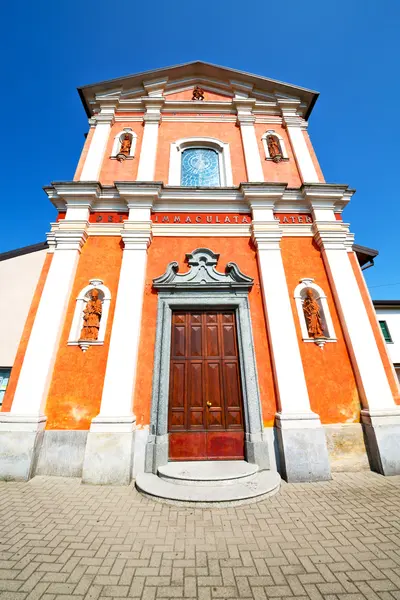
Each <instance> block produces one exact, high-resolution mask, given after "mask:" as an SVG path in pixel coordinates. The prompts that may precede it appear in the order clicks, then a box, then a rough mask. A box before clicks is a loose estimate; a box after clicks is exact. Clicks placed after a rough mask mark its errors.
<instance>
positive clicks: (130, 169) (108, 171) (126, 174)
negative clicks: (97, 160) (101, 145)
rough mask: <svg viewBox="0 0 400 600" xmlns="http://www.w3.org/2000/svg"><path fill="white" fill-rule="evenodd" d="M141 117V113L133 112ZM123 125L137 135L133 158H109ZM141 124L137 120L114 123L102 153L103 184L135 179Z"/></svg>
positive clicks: (101, 177)
mask: <svg viewBox="0 0 400 600" xmlns="http://www.w3.org/2000/svg"><path fill="white" fill-rule="evenodd" d="M135 116H138V117H139V116H140V117H142V116H143V115H139V114H135ZM125 127H129V128H130V129H132V131H134V132H135V133H136V135H137V142H136V149H135V156H134V158H133V159H128V160H124V161H121V162H119V161H118V160H115V159H112V158H110V156H111V153H112V148H113V145H114V138H115V136H116V135H117V134H118V133H121V132H122V130H123V129H124V128H125ZM142 138H143V124H142V123H139V122H132V121H127V122H125V123H124V122H122V121H118V122H116V123H114V125H113V126H112V127H111V130H110V136H109V138H108V143H107V147H106V151H105V153H104V159H103V164H102V167H101V170H100V181H101V183H102V184H103V185H113V184H114V181H136V176H137V170H138V166H139V157H140V151H141V148H142Z"/></svg>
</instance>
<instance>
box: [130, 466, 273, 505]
mask: <svg viewBox="0 0 400 600" xmlns="http://www.w3.org/2000/svg"><path fill="white" fill-rule="evenodd" d="M280 481H281V478H280V476H279V474H278V473H277V472H276V471H261V472H258V473H256V474H255V475H252V476H251V477H248V478H246V477H242V478H240V479H238V480H236V482H235V483H232V484H231V485H224V484H221V483H218V482H217V483H215V484H214V485H210V486H204V485H197V484H196V483H193V484H192V485H180V484H178V485H177V484H176V483H172V482H171V481H167V480H166V479H161V477H158V476H157V475H153V473H138V475H137V477H136V487H137V489H138V490H139V491H140V492H143V493H144V494H146V495H149V496H155V497H157V498H162V499H165V500H175V501H177V502H199V503H207V504H208V503H212V502H238V501H245V500H250V499H251V498H257V497H260V499H261V497H262V498H266V497H268V496H272V495H273V494H276V493H277V492H278V490H279V487H280Z"/></svg>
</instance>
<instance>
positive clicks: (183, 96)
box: [78, 61, 318, 118]
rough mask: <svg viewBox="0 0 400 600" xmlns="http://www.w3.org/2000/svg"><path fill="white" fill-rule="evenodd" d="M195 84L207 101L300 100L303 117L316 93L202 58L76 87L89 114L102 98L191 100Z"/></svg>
mask: <svg viewBox="0 0 400 600" xmlns="http://www.w3.org/2000/svg"><path fill="white" fill-rule="evenodd" d="M196 85H198V86H200V87H201V88H202V89H204V90H205V91H206V98H205V100H209V101H211V102H218V101H220V102H224V101H225V102H226V101H229V100H230V99H231V98H233V97H236V98H254V99H256V100H259V101H261V102H271V101H275V100H277V99H278V98H285V99H292V100H296V101H299V102H300V103H301V105H302V107H303V109H304V110H303V114H304V116H305V118H308V115H309V114H310V112H311V109H312V107H313V105H314V103H315V101H316V99H317V97H318V93H317V92H314V91H312V90H308V89H306V88H302V87H299V86H295V85H291V84H288V83H283V82H280V81H277V80H274V79H269V78H267V77H263V76H261V75H254V74H252V73H246V72H244V71H239V70H236V69H231V68H229V67H221V66H218V65H213V64H210V63H206V62H202V61H193V62H190V63H185V64H181V65H175V66H172V67H165V68H162V69H155V70H153V71H146V72H143V73H137V74H133V75H128V76H125V77H120V78H117V79H112V80H108V81H102V82H100V83H95V84H92V85H86V86H83V87H80V88H78V91H79V94H80V96H81V99H82V102H83V104H84V107H85V110H86V112H87V114H88V115H89V116H92V115H93V113H94V112H96V111H97V110H98V109H99V106H100V103H101V102H102V101H104V100H113V99H115V100H118V101H121V102H129V101H130V100H132V101H135V100H139V99H140V98H141V97H143V96H147V95H161V94H162V95H163V96H164V97H165V99H166V101H171V102H172V101H174V102H180V101H186V100H191V99H192V92H193V88H194V87H195V86H196Z"/></svg>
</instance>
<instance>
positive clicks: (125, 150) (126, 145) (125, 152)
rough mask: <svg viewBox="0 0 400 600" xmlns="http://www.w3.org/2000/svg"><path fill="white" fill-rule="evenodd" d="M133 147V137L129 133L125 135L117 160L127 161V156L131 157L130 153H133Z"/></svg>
mask: <svg viewBox="0 0 400 600" xmlns="http://www.w3.org/2000/svg"><path fill="white" fill-rule="evenodd" d="M131 145H132V140H131V136H130V135H129V134H128V133H125V135H124V137H123V139H122V141H121V148H120V149H119V152H118V154H117V159H118V160H119V161H121V160H125V158H126V157H127V156H129V153H130V151H131Z"/></svg>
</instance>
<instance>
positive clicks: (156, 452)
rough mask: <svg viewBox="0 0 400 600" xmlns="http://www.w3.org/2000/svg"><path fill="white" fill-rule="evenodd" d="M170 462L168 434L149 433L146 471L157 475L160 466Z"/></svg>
mask: <svg viewBox="0 0 400 600" xmlns="http://www.w3.org/2000/svg"><path fill="white" fill-rule="evenodd" d="M167 463H168V434H166V435H149V439H148V441H147V444H146V453H145V459H144V472H145V473H154V474H155V475H157V471H158V467H162V466H163V465H166V464H167Z"/></svg>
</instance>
